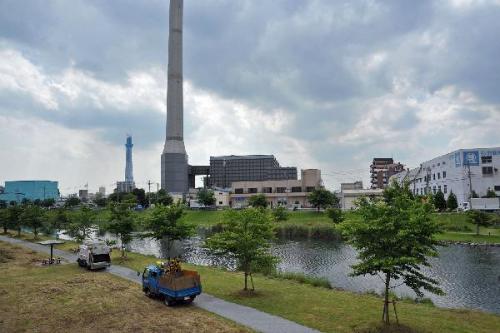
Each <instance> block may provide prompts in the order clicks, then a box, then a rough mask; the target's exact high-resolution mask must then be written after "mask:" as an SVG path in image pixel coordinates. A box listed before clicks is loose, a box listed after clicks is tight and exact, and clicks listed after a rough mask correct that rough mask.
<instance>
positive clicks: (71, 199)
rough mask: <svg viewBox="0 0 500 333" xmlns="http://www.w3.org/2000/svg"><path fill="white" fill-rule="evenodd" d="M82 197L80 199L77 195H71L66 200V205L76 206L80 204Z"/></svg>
mask: <svg viewBox="0 0 500 333" xmlns="http://www.w3.org/2000/svg"><path fill="white" fill-rule="evenodd" d="M80 202H81V201H80V199H78V198H77V197H69V198H68V199H66V202H65V203H64V206H65V207H75V206H78V205H79V204H80Z"/></svg>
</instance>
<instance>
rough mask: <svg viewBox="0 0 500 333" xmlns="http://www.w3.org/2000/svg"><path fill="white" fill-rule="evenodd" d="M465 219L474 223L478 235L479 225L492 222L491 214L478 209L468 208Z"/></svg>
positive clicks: (486, 224)
mask: <svg viewBox="0 0 500 333" xmlns="http://www.w3.org/2000/svg"><path fill="white" fill-rule="evenodd" d="M467 219H468V220H469V222H470V223H472V224H475V225H476V235H479V227H488V226H490V225H492V224H493V221H492V219H491V216H490V215H488V214H487V213H485V212H483V211H480V210H469V211H468V212H467Z"/></svg>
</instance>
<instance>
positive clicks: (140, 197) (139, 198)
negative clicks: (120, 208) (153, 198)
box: [132, 188, 148, 207]
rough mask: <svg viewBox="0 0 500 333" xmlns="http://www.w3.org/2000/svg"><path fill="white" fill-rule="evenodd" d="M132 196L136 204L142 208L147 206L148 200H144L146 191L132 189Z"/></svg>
mask: <svg viewBox="0 0 500 333" xmlns="http://www.w3.org/2000/svg"><path fill="white" fill-rule="evenodd" d="M132 194H134V195H135V197H136V198H137V203H138V204H139V205H141V206H142V207H146V206H147V205H148V199H147V198H146V191H144V189H143V188H134V189H133V190H132Z"/></svg>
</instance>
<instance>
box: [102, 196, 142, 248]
mask: <svg viewBox="0 0 500 333" xmlns="http://www.w3.org/2000/svg"><path fill="white" fill-rule="evenodd" d="M109 210H110V215H109V218H108V221H107V222H108V223H107V225H106V230H108V231H109V232H111V233H113V234H115V235H116V236H117V237H118V238H120V241H121V245H122V258H124V257H126V252H125V246H126V245H127V244H128V243H130V241H131V240H132V233H133V232H134V231H135V223H134V217H133V215H132V211H131V210H130V205H127V204H119V203H113V204H111V205H110V206H109Z"/></svg>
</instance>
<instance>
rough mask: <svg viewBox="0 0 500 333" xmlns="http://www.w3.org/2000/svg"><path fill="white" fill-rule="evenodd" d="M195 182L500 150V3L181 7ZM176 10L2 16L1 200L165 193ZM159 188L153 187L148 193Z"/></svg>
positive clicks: (41, 9)
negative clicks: (245, 172) (222, 158)
mask: <svg viewBox="0 0 500 333" xmlns="http://www.w3.org/2000/svg"><path fill="white" fill-rule="evenodd" d="M183 29H184V30H183V37H184V49H183V53H184V121H185V124H184V137H185V144H186V150H187V152H188V155H189V163H190V164H201V165H203V164H204V165H207V164H208V162H209V157H210V156H216V155H226V154H228V155H229V154H235V155H237V154H274V155H275V156H276V157H277V159H278V161H279V162H280V164H281V165H283V166H297V168H298V169H305V168H319V169H321V170H322V175H323V181H324V183H325V186H326V187H327V188H329V189H331V190H334V189H337V188H339V184H340V182H349V181H354V180H358V179H359V180H363V182H364V185H365V187H367V186H369V184H368V182H369V165H370V162H371V160H372V159H373V158H374V157H393V158H394V159H395V160H396V161H400V162H401V163H403V164H405V165H406V166H407V167H410V168H411V167H415V166H418V165H419V164H420V163H421V162H423V161H426V160H429V159H431V158H434V157H437V156H439V155H442V154H445V153H448V152H451V151H453V150H455V149H461V148H474V147H492V146H500V134H499V125H500V93H499V92H500V90H499V83H500V38H499V35H498V33H499V31H500V0H492V1H487V0H443V1H426V0H419V1H400V0H394V1H390V0H389V1H386V0H384V1H374V0H359V1H358V0H355V1H352V0H349V1H332V0H309V1H305V0H273V1H268V0H238V1H235V0H210V1H208V0H207V1H202V0H196V1H195V0H186V1H185V2H184V26H183ZM167 44H168V1H166V0H162V1H160V0H148V1H135V0H119V1H118V0H114V1H113V0H109V1H98V0H95V1H92V0H85V1H80V0H72V1H64V0H60V1H57V0H49V1H45V0H43V1H42V0H39V1H37V0H30V1H24V0H0V184H1V183H3V182H4V181H6V180H19V179H49V180H57V181H59V187H60V190H61V192H62V193H63V194H68V193H74V192H77V191H78V189H80V188H83V187H84V186H85V185H86V184H88V189H89V190H90V191H97V189H98V187H99V186H102V185H104V186H106V188H107V191H108V193H109V192H110V191H111V190H112V188H113V184H114V183H115V182H116V181H119V180H123V179H124V169H125V147H124V144H125V138H126V135H127V134H131V135H132V136H133V141H134V148H133V154H134V156H133V160H134V178H135V180H136V183H137V185H138V186H139V187H144V188H147V185H146V182H147V181H148V180H151V181H152V182H153V183H159V182H160V155H161V152H162V148H163V143H164V140H165V124H166V89H167V84H166V83H167V82H166V76H167V72H166V71H167V62H168V59H167ZM153 187H154V186H153Z"/></svg>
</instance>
